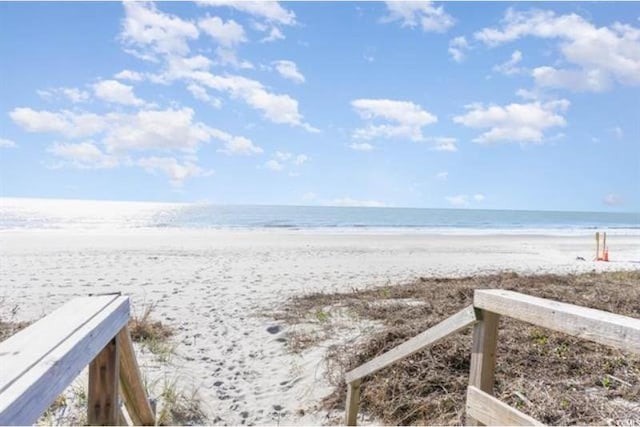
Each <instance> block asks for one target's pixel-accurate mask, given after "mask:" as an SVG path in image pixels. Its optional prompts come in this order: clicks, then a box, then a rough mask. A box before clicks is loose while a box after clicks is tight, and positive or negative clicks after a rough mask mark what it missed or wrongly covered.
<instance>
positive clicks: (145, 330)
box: [129, 304, 173, 342]
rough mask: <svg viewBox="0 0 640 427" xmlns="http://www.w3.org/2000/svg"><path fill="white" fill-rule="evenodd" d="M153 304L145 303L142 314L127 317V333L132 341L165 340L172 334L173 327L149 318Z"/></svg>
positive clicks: (153, 307) (153, 308)
mask: <svg viewBox="0 0 640 427" xmlns="http://www.w3.org/2000/svg"><path fill="white" fill-rule="evenodd" d="M155 308H156V306H155V304H150V305H147V306H146V307H145V308H144V310H143V312H142V315H135V314H134V315H133V316H131V319H129V333H130V334H131V339H132V340H133V341H134V342H144V341H166V340H167V338H169V337H171V336H172V335H173V329H172V328H171V327H170V326H167V325H165V324H164V323H162V322H161V321H154V320H151V313H153V311H154V310H155Z"/></svg>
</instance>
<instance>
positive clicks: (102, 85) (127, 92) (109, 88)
mask: <svg viewBox="0 0 640 427" xmlns="http://www.w3.org/2000/svg"><path fill="white" fill-rule="evenodd" d="M93 92H94V94H95V95H96V97H98V98H100V99H102V100H103V101H107V102H111V103H114V104H122V105H134V106H139V105H143V104H144V101H143V100H142V99H140V98H138V97H136V95H135V94H134V93H133V86H129V85H125V84H123V83H120V82H119V81H117V80H102V81H99V82H98V83H95V84H94V85H93Z"/></svg>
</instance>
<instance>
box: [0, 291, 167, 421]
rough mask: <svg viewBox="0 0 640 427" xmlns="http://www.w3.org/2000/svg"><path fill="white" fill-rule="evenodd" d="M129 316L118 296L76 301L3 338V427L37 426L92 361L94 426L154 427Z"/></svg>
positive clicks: (90, 401) (90, 408) (90, 402)
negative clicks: (120, 394) (4, 426)
mask: <svg viewBox="0 0 640 427" xmlns="http://www.w3.org/2000/svg"><path fill="white" fill-rule="evenodd" d="M129 313H130V309H129V298H128V297H124V296H120V295H119V294H114V295H99V296H89V297H81V298H76V299H74V300H72V301H70V302H68V303H67V304H65V305H64V306H62V307H60V308H59V309H57V310H56V311H54V312H53V313H51V314H49V315H48V316H46V317H44V318H43V319H40V320H39V321H37V322H36V323H34V324H33V325H31V326H29V327H28V328H26V329H24V330H22V331H20V332H18V333H17V334H15V335H13V336H11V337H10V338H8V339H7V340H5V341H3V342H2V343H0V367H1V369H0V425H31V424H33V423H35V422H36V421H37V420H38V418H39V417H40V416H41V415H42V413H43V412H44V411H45V410H46V409H47V408H48V407H49V405H51V403H52V402H53V401H54V400H55V399H56V397H57V396H58V395H60V394H61V393H62V392H63V391H64V390H65V388H67V387H68V386H69V384H71V382H72V381H73V380H74V379H75V378H76V377H77V376H78V374H80V372H81V371H82V370H83V369H84V368H85V367H86V366H87V365H89V389H88V396H87V401H88V408H87V421H88V423H89V424H90V425H118V424H120V425H126V424H129V423H131V424H134V425H154V424H155V415H154V413H153V410H152V408H151V405H150V404H149V400H148V399H147V396H146V392H145V390H144V387H143V384H142V381H141V376H140V370H139V367H138V363H137V361H136V357H135V353H134V350H133V344H132V342H131V338H130V336H129V331H128V329H127V322H128V320H129ZM120 389H121V390H122V400H123V401H124V405H125V407H122V406H121V405H120V400H119V390H120Z"/></svg>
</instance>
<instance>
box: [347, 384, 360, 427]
mask: <svg viewBox="0 0 640 427" xmlns="http://www.w3.org/2000/svg"><path fill="white" fill-rule="evenodd" d="M361 383H362V380H356V381H353V382H351V383H349V384H348V385H347V403H346V404H345V420H344V423H345V424H346V425H348V426H355V425H356V424H357V422H358V405H359V403H360V384H361Z"/></svg>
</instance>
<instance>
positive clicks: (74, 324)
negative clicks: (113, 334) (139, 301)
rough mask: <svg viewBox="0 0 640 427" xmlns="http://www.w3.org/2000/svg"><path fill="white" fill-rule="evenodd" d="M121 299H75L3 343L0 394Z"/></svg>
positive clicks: (0, 346)
mask: <svg viewBox="0 0 640 427" xmlns="http://www.w3.org/2000/svg"><path fill="white" fill-rule="evenodd" d="M117 298H118V297H117V296H116V295H105V296H100V297H81V298H75V299H74V300H72V301H69V302H68V303H66V304H65V305H63V306H62V307H60V308H58V309H57V310H55V311H54V312H53V313H51V314H49V315H48V316H46V317H44V318H42V319H40V320H39V321H37V322H35V323H34V324H32V325H30V326H29V327H27V328H25V329H23V330H22V331H20V332H19V333H17V334H15V335H13V336H11V337H9V338H8V339H7V340H5V341H3V342H2V343H0V365H2V369H1V370H0V393H2V392H3V391H4V390H5V389H7V388H8V387H9V386H10V385H11V384H12V383H13V382H14V381H15V380H16V379H17V378H20V377H21V376H22V375H23V374H24V373H25V372H26V371H28V370H29V369H30V368H31V367H32V366H34V365H36V364H37V363H38V362H39V361H41V360H42V358H44V357H45V356H46V355H47V354H49V352H50V351H51V350H52V349H54V348H55V347H56V346H57V345H59V344H60V343H62V342H64V341H65V340H66V339H67V338H69V337H70V336H71V335H72V334H73V333H74V332H75V331H77V330H78V329H79V328H81V327H82V326H83V325H85V324H86V323H87V322H88V321H89V320H90V319H91V318H93V317H94V316H95V315H96V314H97V313H99V312H100V311H101V310H102V309H104V308H105V307H107V306H108V305H109V304H111V303H112V302H113V301H114V300H115V299H117Z"/></svg>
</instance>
